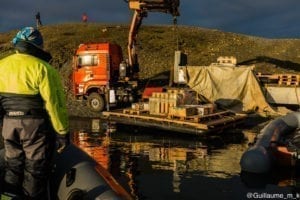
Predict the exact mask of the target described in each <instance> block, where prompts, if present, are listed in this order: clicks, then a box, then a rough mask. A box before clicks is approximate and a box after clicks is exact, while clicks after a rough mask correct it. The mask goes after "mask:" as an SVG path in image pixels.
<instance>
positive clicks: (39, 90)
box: [0, 27, 70, 199]
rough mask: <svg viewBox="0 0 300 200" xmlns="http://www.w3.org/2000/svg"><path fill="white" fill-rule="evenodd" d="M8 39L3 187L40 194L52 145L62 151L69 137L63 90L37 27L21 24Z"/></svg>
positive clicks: (0, 83) (2, 98)
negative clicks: (12, 49)
mask: <svg viewBox="0 0 300 200" xmlns="http://www.w3.org/2000/svg"><path fill="white" fill-rule="evenodd" d="M12 42H13V44H14V47H15V49H16V53H15V54H13V55H10V56H7V57H5V58H3V59H1V60H0V74H1V76H0V106H1V107H2V109H3V110H4V117H3V129H2V136H3V139H4V148H5V161H6V169H5V170H6V171H5V175H4V189H3V191H4V192H10V193H16V194H18V195H22V196H24V198H25V199H46V194H47V192H46V188H47V179H48V178H49V173H50V168H49V166H50V163H51V157H52V154H53V151H54V150H55V148H57V149H56V150H57V151H59V152H62V151H63V150H64V148H65V147H66V146H67V145H69V143H70V139H69V121H68V114H67V109H66V100H65V94H64V91H63V87H62V83H61V79H60V75H59V73H58V72H57V71H56V69H55V68H54V67H53V66H51V65H50V64H49V63H48V62H49V60H50V59H51V55H50V54H49V53H47V52H45V51H44V50H43V38H42V35H41V33H40V32H39V31H38V30H37V29H35V28H33V27H25V28H23V29H22V30H20V31H19V32H18V33H17V35H16V36H15V38H14V39H13V41H12ZM56 143H57V145H55V144H56Z"/></svg>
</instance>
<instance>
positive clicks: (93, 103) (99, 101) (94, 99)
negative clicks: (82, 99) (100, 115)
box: [87, 92, 105, 112]
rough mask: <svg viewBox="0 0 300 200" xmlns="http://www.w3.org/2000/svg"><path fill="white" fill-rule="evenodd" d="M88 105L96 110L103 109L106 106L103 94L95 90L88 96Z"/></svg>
mask: <svg viewBox="0 0 300 200" xmlns="http://www.w3.org/2000/svg"><path fill="white" fill-rule="evenodd" d="M87 105H88V107H89V108H90V109H91V110H92V111H94V112H100V111H103V109H104V106H105V104H104V99H103V96H101V95H100V94H98V93H95V92H93V93H91V94H90V95H89V96H88V98H87Z"/></svg>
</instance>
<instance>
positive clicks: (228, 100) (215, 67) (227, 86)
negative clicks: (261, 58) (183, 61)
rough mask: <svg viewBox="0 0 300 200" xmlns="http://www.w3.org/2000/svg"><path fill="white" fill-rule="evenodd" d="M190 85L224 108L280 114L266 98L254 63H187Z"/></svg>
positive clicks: (188, 82)
mask: <svg viewBox="0 0 300 200" xmlns="http://www.w3.org/2000/svg"><path fill="white" fill-rule="evenodd" d="M186 69H187V71H186V73H187V74H186V75H187V84H188V85H189V87H191V88H192V89H194V90H195V91H197V92H198V94H200V95H202V96H204V97H205V98H206V99H207V100H209V101H211V102H215V103H216V104H217V105H220V106H222V107H224V108H229V109H232V110H234V111H236V112H251V111H257V112H260V113H267V114H271V115H276V114H279V113H278V112H277V111H275V110H274V109H273V108H272V107H271V106H270V105H269V104H268V102H267V101H266V99H265V97H264V94H263V92H262V89H261V86H260V84H259V82H258V80H257V78H256V76H255V74H254V73H253V67H251V66H230V65H219V64H212V65H210V66H187V68H186Z"/></svg>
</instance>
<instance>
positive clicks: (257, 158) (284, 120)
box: [240, 112, 300, 173]
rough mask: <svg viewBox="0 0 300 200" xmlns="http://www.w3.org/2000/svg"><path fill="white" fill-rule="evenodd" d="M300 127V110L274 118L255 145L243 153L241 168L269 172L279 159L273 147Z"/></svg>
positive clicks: (253, 171) (248, 170)
mask: <svg viewBox="0 0 300 200" xmlns="http://www.w3.org/2000/svg"><path fill="white" fill-rule="evenodd" d="M298 128H300V112H292V113H289V114H287V115H285V116H282V117H278V118H276V119H274V120H272V121H271V122H270V123H269V124H268V125H267V126H265V127H264V128H263V129H262V130H261V132H260V134H259V135H258V136H257V141H256V143H255V144H254V146H252V147H251V148H249V149H248V150H247V151H246V152H245V153H244V154H243V155H242V157H241V160H240V166H241V170H242V171H245V172H251V173H267V172H269V170H270V169H271V167H272V165H273V164H274V163H276V159H277V158H276V157H275V156H274V153H273V150H274V148H273V147H274V146H275V147H276V145H277V143H279V142H280V141H281V140H282V139H283V138H285V137H287V136H289V135H291V134H293V133H294V132H295V130H296V129H298ZM272 145H273V146H272ZM296 156H297V155H296Z"/></svg>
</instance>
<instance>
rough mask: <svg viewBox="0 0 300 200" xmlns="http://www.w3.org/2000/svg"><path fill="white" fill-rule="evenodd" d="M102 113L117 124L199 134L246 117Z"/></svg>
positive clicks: (130, 111)
mask: <svg viewBox="0 0 300 200" xmlns="http://www.w3.org/2000/svg"><path fill="white" fill-rule="evenodd" d="M102 114H103V117H104V118H105V119H106V120H108V121H114V122H116V123H119V124H125V125H135V126H141V127H148V128H156V129H161V130H167V131H176V132H180V133H186V134H193V135H200V136H204V135H205V134H207V133H217V132H222V131H223V130H224V129H227V128H233V127H235V126H236V125H237V124H239V123H241V122H243V121H244V119H245V118H246V117H247V116H246V115H241V114H235V113H233V112H230V111H220V112H215V113H212V114H208V115H203V116H202V115H193V116H186V117H175V116H170V115H169V116H165V115H150V114H149V112H148V111H141V110H134V109H123V110H115V111H106V112H103V113H102Z"/></svg>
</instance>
